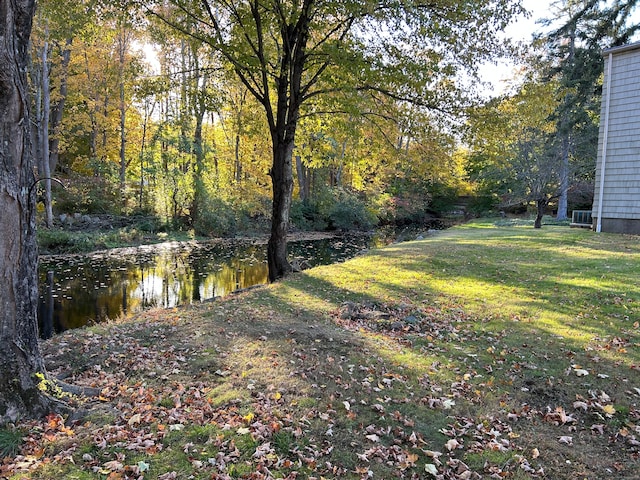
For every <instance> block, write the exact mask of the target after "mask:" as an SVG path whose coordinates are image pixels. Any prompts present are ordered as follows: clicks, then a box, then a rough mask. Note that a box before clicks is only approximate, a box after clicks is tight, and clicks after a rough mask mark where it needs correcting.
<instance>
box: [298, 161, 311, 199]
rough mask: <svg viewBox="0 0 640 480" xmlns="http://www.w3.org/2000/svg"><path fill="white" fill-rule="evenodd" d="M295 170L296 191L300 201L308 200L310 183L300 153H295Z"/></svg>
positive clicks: (307, 170) (307, 171)
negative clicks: (296, 177) (296, 179)
mask: <svg viewBox="0 0 640 480" xmlns="http://www.w3.org/2000/svg"><path fill="white" fill-rule="evenodd" d="M296 172H297V174H298V192H299V195H300V201H301V202H308V201H309V194H310V189H309V186H310V183H309V176H310V174H309V169H308V168H307V167H305V166H304V164H303V163H302V158H301V157H300V155H296Z"/></svg>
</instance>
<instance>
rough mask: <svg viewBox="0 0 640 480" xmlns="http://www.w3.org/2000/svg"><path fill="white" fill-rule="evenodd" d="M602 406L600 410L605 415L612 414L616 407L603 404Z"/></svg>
mask: <svg viewBox="0 0 640 480" xmlns="http://www.w3.org/2000/svg"><path fill="white" fill-rule="evenodd" d="M601 408H602V411H603V412H604V413H605V414H606V415H607V416H609V417H610V416H613V415H614V414H615V413H616V407H614V406H613V405H605V406H603V407H601Z"/></svg>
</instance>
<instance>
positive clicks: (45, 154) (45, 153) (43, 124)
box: [39, 29, 53, 228]
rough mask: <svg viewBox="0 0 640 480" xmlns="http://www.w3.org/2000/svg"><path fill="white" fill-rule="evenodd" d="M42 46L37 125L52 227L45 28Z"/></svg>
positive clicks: (47, 212) (47, 215) (47, 219)
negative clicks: (39, 104)
mask: <svg viewBox="0 0 640 480" xmlns="http://www.w3.org/2000/svg"><path fill="white" fill-rule="evenodd" d="M45 35H46V36H45V42H44V45H43V46H42V118H41V119H40V122H39V125H40V128H41V130H42V133H41V134H40V139H41V140H42V162H41V163H42V175H41V177H43V178H44V211H45V224H46V226H47V228H53V206H52V198H51V164H50V163H49V162H50V160H49V114H50V112H51V89H50V86H49V73H50V72H49V41H48V40H46V37H48V36H49V31H48V29H46V33H45Z"/></svg>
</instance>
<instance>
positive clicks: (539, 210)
mask: <svg viewBox="0 0 640 480" xmlns="http://www.w3.org/2000/svg"><path fill="white" fill-rule="evenodd" d="M548 204H549V200H547V199H546V198H542V199H538V200H536V220H535V221H534V222H533V228H542V217H543V216H544V211H545V210H546V208H547V205H548Z"/></svg>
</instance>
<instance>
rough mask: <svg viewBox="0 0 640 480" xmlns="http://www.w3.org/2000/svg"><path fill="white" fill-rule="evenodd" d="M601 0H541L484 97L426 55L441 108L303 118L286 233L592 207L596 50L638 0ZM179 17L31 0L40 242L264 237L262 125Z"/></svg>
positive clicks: (267, 162) (265, 133)
mask: <svg viewBox="0 0 640 480" xmlns="http://www.w3.org/2000/svg"><path fill="white" fill-rule="evenodd" d="M610 3H611V2H585V1H574V0H562V1H558V2H554V3H553V4H552V8H551V11H550V14H551V16H552V17H553V25H554V27H553V28H552V27H551V23H550V22H548V23H547V24H545V23H544V22H543V23H542V24H541V31H544V30H545V25H546V27H547V30H548V31H547V32H546V33H544V34H542V35H538V36H537V37H536V38H532V39H531V41H527V42H525V43H522V44H519V45H511V47H509V48H508V49H506V50H501V51H500V53H502V54H504V53H506V52H507V51H508V52H509V54H510V56H511V60H514V61H516V62H517V65H518V69H519V70H518V71H517V72H515V75H514V79H513V80H512V82H511V83H510V84H509V85H508V87H507V88H505V89H504V91H503V92H502V93H501V94H500V95H498V96H491V97H490V98H487V95H486V88H485V85H483V84H482V83H480V82H478V81H477V80H476V79H475V78H474V77H473V74H475V73H477V71H474V68H471V69H470V70H469V69H466V70H464V71H465V75H462V71H463V70H462V69H456V68H455V65H453V64H451V63H447V64H445V60H446V59H445V58H435V59H434V62H433V64H434V65H436V67H435V68H438V67H437V66H438V65H440V68H441V69H442V70H446V71H444V72H439V74H441V75H435V74H433V78H434V79H437V82H436V81H435V80H434V83H433V84H432V85H429V88H431V90H432V94H433V95H434V96H439V97H440V98H439V99H438V100H439V103H438V105H442V99H455V101H450V102H449V103H448V104H447V108H442V107H437V108H434V107H433V106H432V105H425V104H417V103H415V102H411V101H410V99H409V98H400V97H397V96H396V97H394V96H389V95H387V96H385V95H378V96H375V95H373V96H365V95H361V96H359V97H358V102H354V101H353V98H350V99H349V101H348V102H344V101H343V98H342V97H341V96H340V95H338V94H336V95H334V96H333V97H331V96H329V100H325V103H324V104H322V105H317V104H316V105H314V109H313V110H314V111H305V112H302V115H301V116H300V121H299V125H298V129H297V132H296V134H297V137H296V144H295V149H294V152H293V158H294V162H295V165H294V177H295V189H294V200H293V203H292V206H291V211H290V220H291V226H292V228H294V229H303V230H304V229H313V230H325V229H342V230H347V229H370V228H372V227H374V226H376V225H406V224H420V225H430V224H431V223H430V222H433V219H434V218H440V217H443V216H447V215H452V214H453V215H460V214H464V215H467V216H472V215H481V214H485V213H487V212H491V211H496V210H497V209H502V210H509V209H513V211H521V212H522V211H526V209H527V208H528V207H529V206H535V207H536V212H537V213H538V214H539V216H540V215H541V214H542V213H545V212H550V211H553V212H554V213H555V214H556V216H557V218H558V219H559V220H564V219H566V218H567V215H568V212H570V210H571V209H590V208H591V202H592V192H593V177H594V169H595V159H596V154H597V131H598V118H599V108H600V94H601V85H602V61H601V50H602V48H603V47H608V46H613V45H619V44H624V43H627V42H628V41H630V39H632V38H633V36H634V34H635V31H636V29H637V26H636V25H633V22H630V20H629V19H630V18H631V14H632V12H633V9H634V8H635V3H636V2H613V5H610ZM180 13H181V12H180V10H179V9H173V10H172V9H168V10H166V11H165V12H164V14H163V15H164V20H162V19H160V16H158V15H150V16H148V15H147V16H145V15H144V12H143V11H138V12H137V13H136V12H135V11H133V10H132V9H131V8H130V6H128V7H125V6H123V5H117V4H116V3H113V2H101V1H100V0H84V1H82V2H71V1H66V0H44V1H42V2H40V3H39V8H38V11H37V14H36V17H35V20H34V22H35V23H34V30H33V34H32V44H31V48H32V51H31V64H30V68H29V77H30V82H31V90H32V99H33V110H32V112H33V113H34V115H33V118H32V122H33V124H34V126H35V128H33V129H32V131H33V135H34V139H33V140H34V141H33V145H34V146H35V147H34V148H35V154H36V158H37V159H38V164H39V167H38V174H39V176H40V177H42V178H43V179H45V181H43V182H41V183H39V187H38V188H41V192H40V193H41V196H40V197H39V200H41V202H39V211H40V213H41V223H42V226H43V227H47V229H48V230H47V229H45V228H41V231H42V233H41V237H47V238H48V239H49V241H50V242H53V243H55V241H56V240H55V235H56V233H55V232H56V231H57V230H56V229H55V228H54V227H60V226H63V227H70V226H72V224H74V223H78V221H79V220H80V219H82V218H87V217H83V216H82V215H94V214H103V215H104V214H106V215H117V216H128V217H135V218H136V219H137V223H136V225H135V228H137V229H140V230H142V231H153V232H155V231H159V230H161V231H164V230H185V231H191V232H193V233H194V234H196V235H203V236H226V235H230V234H234V233H237V232H255V231H267V230H268V228H269V218H270V216H271V182H270V181H269V172H270V166H271V161H272V145H271V143H270V134H269V126H268V124H267V122H266V120H265V118H264V115H263V114H260V113H258V112H259V111H260V108H261V107H260V105H259V104H258V103H257V101H256V99H255V98H254V96H252V95H251V93H250V91H249V90H248V89H247V87H246V85H244V84H243V83H242V82H241V81H240V80H239V79H238V77H237V76H236V75H235V73H234V67H233V66H232V65H231V64H230V63H229V62H228V61H227V60H225V58H224V56H222V55H220V53H219V52H216V51H214V50H213V49H212V48H211V46H210V45H208V44H207V43H206V42H203V41H201V40H199V39H196V38H194V36H192V35H188V34H186V33H181V32H180V31H179V30H177V29H176V28H173V27H172V26H170V25H169V24H168V23H167V19H168V20H169V21H171V19H172V17H171V16H172V15H174V16H176V18H177V16H179V15H180ZM182 13H184V12H182ZM174 19H175V18H174ZM175 21H176V22H178V20H177V19H175ZM558 25H560V26H558ZM501 59H502V60H504V57H502V58H495V59H494V60H495V61H496V62H499V61H501ZM439 62H440V63H439ZM347 73H348V72H347ZM395 74H397V75H400V73H395ZM469 74H471V75H472V76H468V75H469ZM388 75H389V79H390V80H392V79H393V75H394V72H389V73H388ZM348 80H349V79H348V78H336V79H335V82H336V83H338V82H348ZM337 86H338V85H336V87H337ZM330 87H331V85H328V86H327V87H326V88H327V90H328V91H330ZM336 91H337V89H336ZM461 92H464V95H462V94H461ZM52 177H53V178H54V179H55V180H59V181H60V183H61V184H63V185H64V188H63V187H61V186H59V185H58V184H57V182H56V181H53V182H52V181H51V180H47V179H49V178H52ZM52 232H53V233H52ZM52 235H53V237H52Z"/></svg>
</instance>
